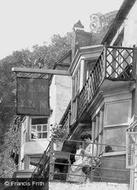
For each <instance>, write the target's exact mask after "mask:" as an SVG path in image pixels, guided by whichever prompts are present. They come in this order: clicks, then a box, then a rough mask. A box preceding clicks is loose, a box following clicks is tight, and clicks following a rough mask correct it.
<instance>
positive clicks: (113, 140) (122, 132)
mask: <svg viewBox="0 0 137 190" xmlns="http://www.w3.org/2000/svg"><path fill="white" fill-rule="evenodd" d="M103 139H104V143H103V144H106V145H109V146H111V147H112V150H113V151H122V150H125V148H124V147H122V146H125V144H126V127H117V128H108V129H107V128H105V129H104V132H103ZM114 145H115V146H114Z"/></svg>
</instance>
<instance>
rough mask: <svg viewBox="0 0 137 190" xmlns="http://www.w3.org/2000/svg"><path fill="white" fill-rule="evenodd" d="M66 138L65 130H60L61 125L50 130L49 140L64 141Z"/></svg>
mask: <svg viewBox="0 0 137 190" xmlns="http://www.w3.org/2000/svg"><path fill="white" fill-rule="evenodd" d="M66 137H67V131H66V129H65V128H62V126H61V125H57V124H55V125H54V126H53V127H52V130H51V139H53V140H54V139H59V140H64V139H66Z"/></svg>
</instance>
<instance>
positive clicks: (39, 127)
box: [31, 117, 48, 140]
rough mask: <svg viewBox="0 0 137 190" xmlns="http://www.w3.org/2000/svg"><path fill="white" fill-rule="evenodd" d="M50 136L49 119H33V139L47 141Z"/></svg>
mask: <svg viewBox="0 0 137 190" xmlns="http://www.w3.org/2000/svg"><path fill="white" fill-rule="evenodd" d="M47 136H48V119H47V118H45V117H35V118H31V139H33V140H34V139H46V138H47Z"/></svg>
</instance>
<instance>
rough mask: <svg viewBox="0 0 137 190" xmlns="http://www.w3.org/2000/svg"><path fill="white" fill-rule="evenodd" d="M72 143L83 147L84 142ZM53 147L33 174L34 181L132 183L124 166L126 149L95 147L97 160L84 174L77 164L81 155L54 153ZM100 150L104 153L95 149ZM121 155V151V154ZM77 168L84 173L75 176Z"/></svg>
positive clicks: (95, 158)
mask: <svg viewBox="0 0 137 190" xmlns="http://www.w3.org/2000/svg"><path fill="white" fill-rule="evenodd" d="M69 143H70V141H69ZM71 143H72V144H73V145H74V144H75V145H76V146H77V145H79V144H80V143H82V144H83V145H82V146H83V147H84V142H83V141H82V142H80V141H74V140H73V141H72V140H71ZM53 145H54V143H53V142H51V143H50V149H47V151H45V152H44V154H43V157H42V159H41V164H39V165H38V167H37V169H36V170H35V171H34V173H33V177H36V176H37V177H45V178H47V177H48V181H53V180H59V181H66V182H77V183H80V182H86V180H87V178H90V180H92V181H91V182H93V181H99V182H116V183H129V170H128V169H126V166H125V163H126V154H125V150H126V147H125V146H116V145H111V146H108V145H106V144H95V143H93V144H92V147H93V149H92V155H94V156H91V157H90V158H91V165H89V167H90V170H89V171H85V173H83V172H84V169H82V167H81V165H78V163H79V162H78V161H77V160H78V159H80V157H81V156H82V155H81V153H80V152H79V153H78V151H76V153H72V152H70V151H69V152H67V151H66V152H64V151H61V150H55V149H54V146H53ZM70 145H71V144H70ZM71 146H72V145H71ZM99 146H100V147H101V149H100V148H97V149H96V148H95V147H99ZM108 147H109V148H108ZM49 150H50V151H49ZM99 150H101V152H99ZM117 151H118V152H117ZM119 151H121V154H119V153H120V152H119ZM95 152H96V153H95ZM49 153H50V154H49ZM47 158H48V159H47ZM88 159H89V158H88ZM75 167H78V169H80V170H82V171H83V172H81V171H80V172H74V171H73V170H75V169H76V168H75ZM71 170H72V171H71ZM76 171H77V169H76ZM78 171H79V170H78ZM86 172H87V173H86Z"/></svg>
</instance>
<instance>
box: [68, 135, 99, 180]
mask: <svg viewBox="0 0 137 190" xmlns="http://www.w3.org/2000/svg"><path fill="white" fill-rule="evenodd" d="M81 139H82V140H84V144H85V147H84V149H83V148H82V146H81V144H80V146H79V148H78V149H77V151H76V156H75V162H74V163H73V164H72V166H71V167H70V170H69V173H68V180H69V181H78V182H81V183H83V182H85V181H86V179H87V178H91V175H90V173H91V172H90V171H91V167H92V166H93V165H95V159H94V158H95V156H96V151H97V147H96V145H95V144H93V141H92V140H91V135H90V134H85V135H83V136H82V137H81Z"/></svg>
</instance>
